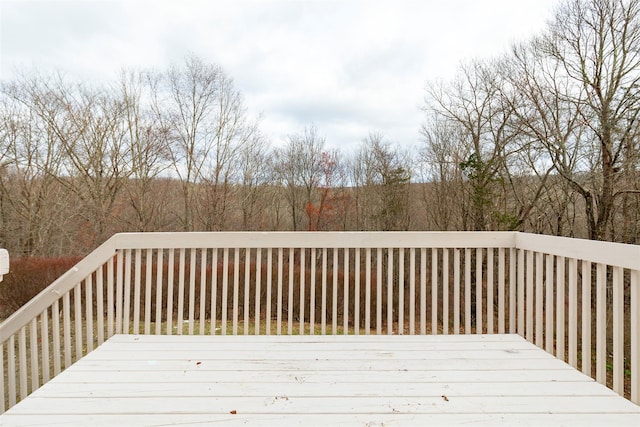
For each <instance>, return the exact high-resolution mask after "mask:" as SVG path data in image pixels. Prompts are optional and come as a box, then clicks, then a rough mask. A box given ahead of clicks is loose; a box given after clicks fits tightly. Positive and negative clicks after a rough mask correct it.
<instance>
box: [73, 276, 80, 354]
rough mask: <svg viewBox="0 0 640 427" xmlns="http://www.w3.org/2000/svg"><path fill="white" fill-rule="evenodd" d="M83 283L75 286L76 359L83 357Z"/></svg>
mask: <svg viewBox="0 0 640 427" xmlns="http://www.w3.org/2000/svg"><path fill="white" fill-rule="evenodd" d="M81 289H82V285H81V283H78V284H77V285H76V286H75V288H73V308H74V316H73V317H74V319H73V323H74V325H75V337H74V338H75V343H76V360H79V359H80V358H81V357H82V291H81Z"/></svg>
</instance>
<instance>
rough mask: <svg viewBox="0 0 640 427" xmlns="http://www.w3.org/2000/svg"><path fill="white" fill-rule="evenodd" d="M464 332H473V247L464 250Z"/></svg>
mask: <svg viewBox="0 0 640 427" xmlns="http://www.w3.org/2000/svg"><path fill="white" fill-rule="evenodd" d="M464 333H465V334H470V333H471V249H469V248H467V249H465V250H464Z"/></svg>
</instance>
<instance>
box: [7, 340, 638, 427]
mask: <svg viewBox="0 0 640 427" xmlns="http://www.w3.org/2000/svg"><path fill="white" fill-rule="evenodd" d="M218 422H224V423H225V425H245V424H247V423H248V424H252V425H304V426H308V425H323V426H326V425H366V426H382V425H385V426H386V425H443V424H467V423H471V424H474V425H495V424H500V423H503V424H505V425H514V424H520V425H542V424H546V425H549V426H550V425H580V426H584V425H616V426H621V425H631V426H636V427H637V426H640V407H638V406H636V405H634V404H633V403H631V402H629V401H628V400H626V399H624V398H622V397H620V396H618V395H616V394H615V393H614V392H612V391H611V390H609V389H607V388H606V387H604V386H602V385H600V384H598V383H596V382H594V381H593V380H592V379H590V378H588V377H587V376H585V375H583V374H581V373H579V372H578V371H576V370H575V369H572V368H571V367H569V366H568V365H567V364H565V363H564V362H561V361H560V360H557V359H555V358H554V357H553V356H551V355H549V354H547V353H545V352H544V351H542V350H540V349H538V348H537V347H535V346H534V345H532V344H530V343H528V342H526V341H525V340H523V339H522V338H521V337H519V336H517V335H483V336H477V335H471V336H465V335H458V336H313V337H310V336H259V337H254V336H249V337H246V336H124V335H117V336H114V337H113V338H111V339H110V340H109V341H107V342H106V343H105V344H103V345H102V346H100V347H99V348H98V349H97V350H95V351H94V352H92V353H91V354H89V355H88V356H86V357H85V358H83V359H81V360H80V361H79V362H77V363H76V364H75V365H73V366H72V367H71V368H69V369H67V370H66V371H65V372H63V373H62V374H60V375H59V376H58V377H56V378H55V379H53V380H52V381H50V382H49V383H47V384H46V385H44V386H43V387H42V388H40V389H39V390H38V391H36V392H35V393H33V394H32V395H31V396H29V397H28V398H27V399H26V400H24V401H22V402H20V403H18V404H17V405H16V406H14V407H13V408H12V409H10V410H9V411H8V412H6V413H5V414H4V415H2V416H1V417H0V424H1V425H3V426H5V425H6V426H9V425H21V426H27V425H47V426H51V425H65V426H66V425H71V424H76V425H83V426H97V425H174V424H200V425H210V424H216V423H218Z"/></svg>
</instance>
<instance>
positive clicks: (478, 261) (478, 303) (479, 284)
mask: <svg viewBox="0 0 640 427" xmlns="http://www.w3.org/2000/svg"><path fill="white" fill-rule="evenodd" d="M482 293H483V292H482V248H477V249H476V301H475V303H476V334H481V333H482V332H483V326H484V322H483V320H482V298H483V296H482Z"/></svg>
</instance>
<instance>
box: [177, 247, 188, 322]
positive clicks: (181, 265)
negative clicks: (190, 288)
mask: <svg viewBox="0 0 640 427" xmlns="http://www.w3.org/2000/svg"><path fill="white" fill-rule="evenodd" d="M185 258H186V249H185V248H180V251H179V254H178V312H177V313H176V314H177V316H176V321H177V332H176V333H177V334H178V335H182V329H183V324H184V274H185V270H186V266H185V262H186V261H185Z"/></svg>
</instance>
